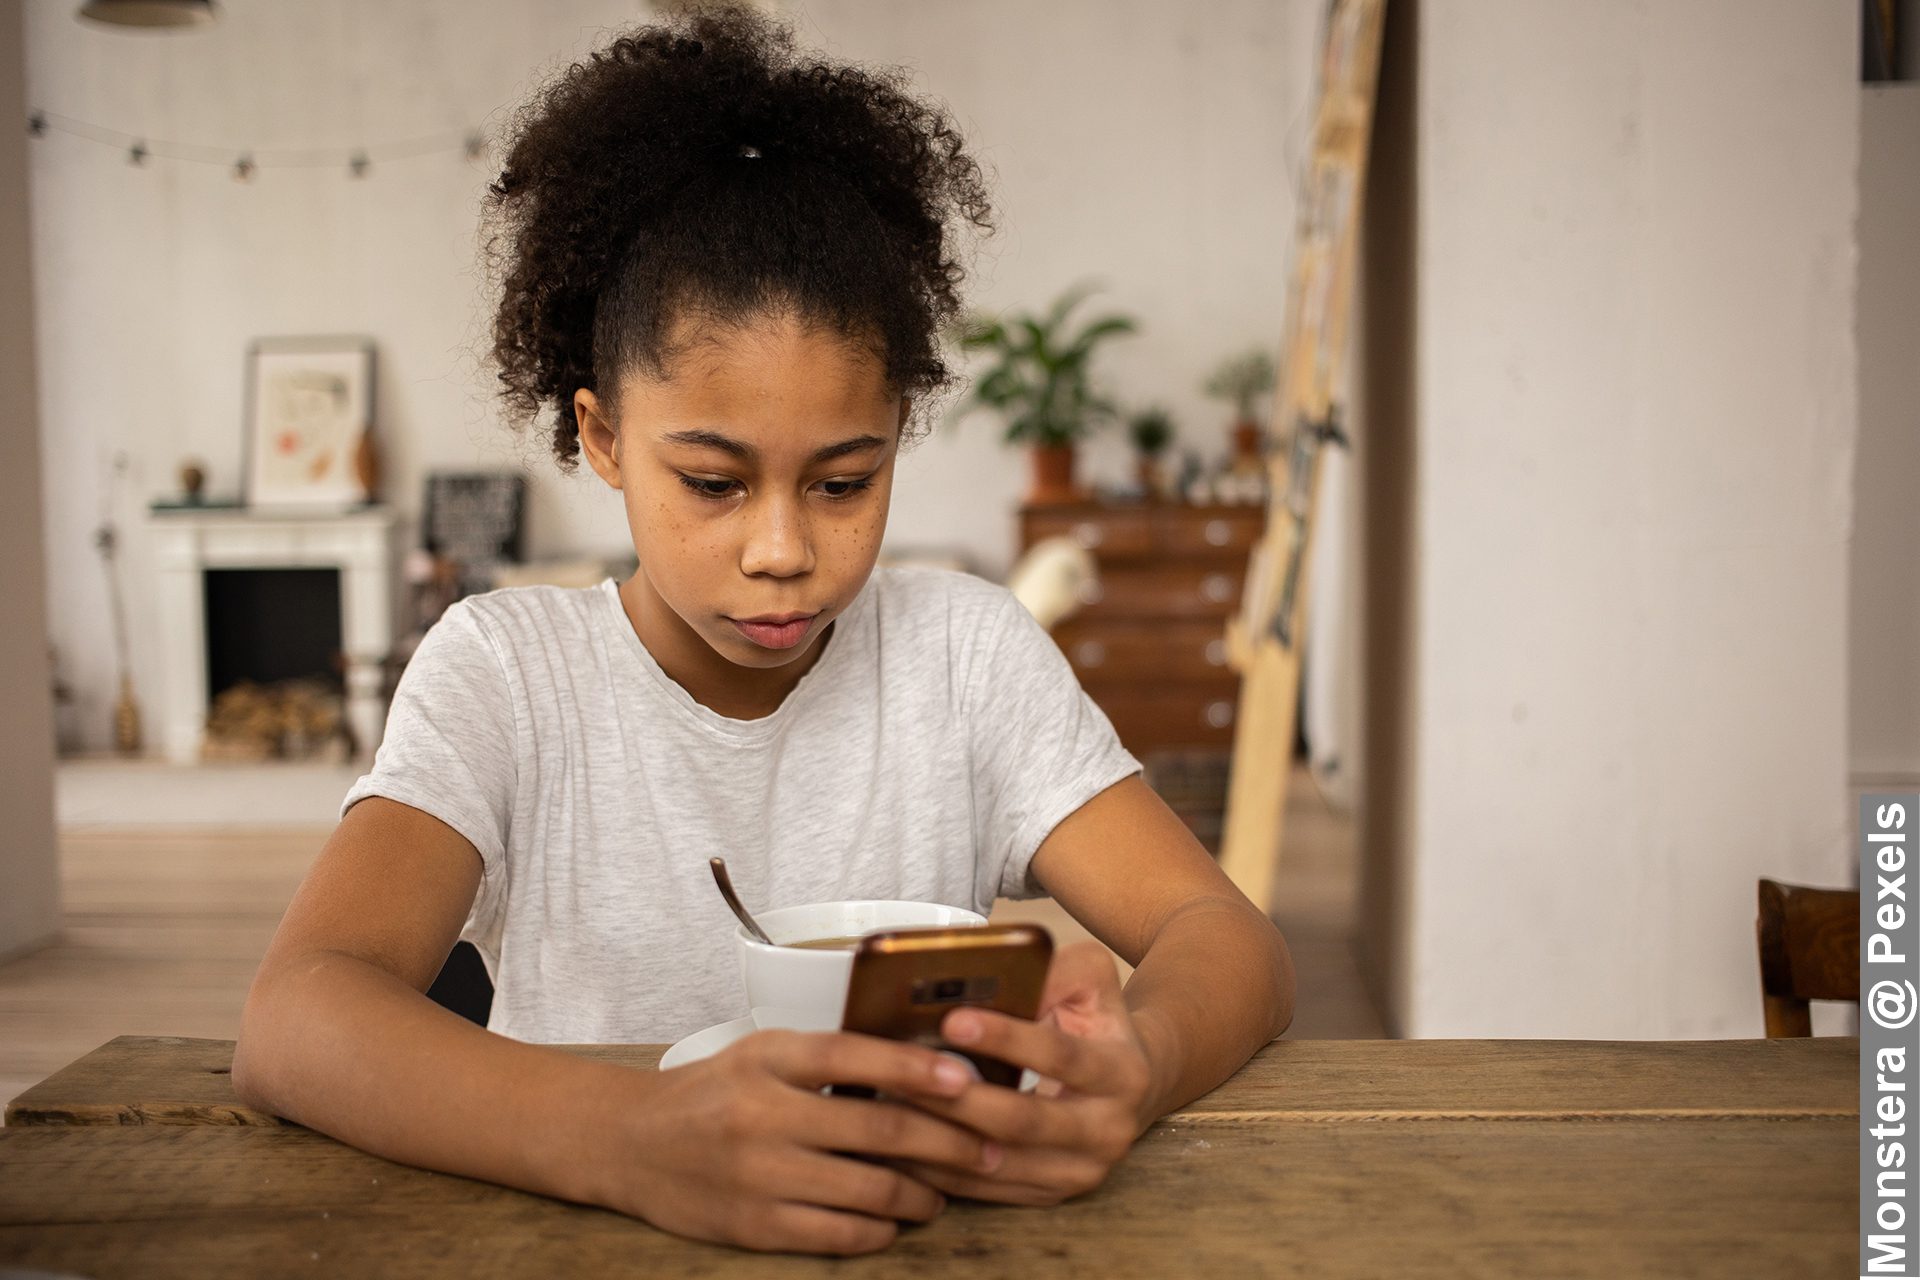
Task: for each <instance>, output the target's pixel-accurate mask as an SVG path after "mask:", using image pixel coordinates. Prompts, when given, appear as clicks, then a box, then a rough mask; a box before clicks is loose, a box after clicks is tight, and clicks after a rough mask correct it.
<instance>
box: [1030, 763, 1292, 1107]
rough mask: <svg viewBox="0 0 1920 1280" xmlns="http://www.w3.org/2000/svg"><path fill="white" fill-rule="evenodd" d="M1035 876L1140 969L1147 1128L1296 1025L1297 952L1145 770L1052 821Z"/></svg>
mask: <svg viewBox="0 0 1920 1280" xmlns="http://www.w3.org/2000/svg"><path fill="white" fill-rule="evenodd" d="M1033 876H1034V879H1035V880H1036V881H1038V882H1039V883H1040V884H1041V885H1042V886H1044V887H1045V888H1046V890H1047V891H1048V892H1049V893H1050V894H1051V895H1052V896H1053V897H1054V899H1055V900H1057V901H1058V902H1059V903H1060V905H1061V906H1062V907H1064V908H1066V910H1067V913H1068V914H1069V915H1071V916H1072V917H1073V918H1074V919H1076V920H1078V921H1079V922H1080V923H1081V924H1083V925H1085V926H1086V927H1087V929H1088V931H1089V932H1091V933H1092V934H1093V935H1094V936H1095V937H1097V938H1099V939H1100V940H1101V941H1102V942H1104V943H1106V944H1107V946H1109V947H1111V948H1112V949H1113V950H1114V951H1115V952H1117V953H1118V954H1119V956H1120V957H1121V959H1123V960H1125V961H1126V962H1127V963H1128V964H1131V965H1133V966H1135V967H1134V971H1133V976H1132V977H1131V978H1130V979H1129V980H1128V982H1127V986H1126V1007H1127V1009H1128V1010H1129V1011H1130V1012H1131V1013H1132V1016H1133V1024H1134V1027H1135V1028H1136V1029H1137V1030H1138V1032H1139V1034H1140V1038H1141V1040H1142V1041H1143V1043H1144V1045H1145V1048H1146V1052H1147V1060H1148V1064H1149V1066H1150V1067H1151V1068H1152V1077H1151V1084H1150V1090H1149V1092H1148V1094H1147V1096H1146V1098H1145V1099H1144V1100H1143V1102H1142V1105H1141V1108H1140V1110H1141V1119H1140V1124H1141V1128H1143V1129H1144V1128H1145V1127H1146V1126H1147V1125H1149V1124H1151V1123H1152V1122H1153V1121H1155V1120H1157V1119H1159V1118H1160V1117H1161V1116H1163V1115H1165V1114H1167V1113H1168V1112H1169V1111H1173V1110H1176V1109H1177V1108H1179V1107H1182V1106H1185V1105H1186V1104H1187V1103H1189V1102H1191V1101H1193V1100H1194V1099H1195V1098H1198V1097H1200V1096H1201V1095H1202V1094H1204V1093H1207V1092H1209V1091H1210V1090H1212V1089H1213V1088H1214V1087H1215V1086H1217V1085H1219V1084H1220V1083H1221V1082H1222V1081H1224V1080H1226V1078H1227V1077H1228V1076H1230V1075H1232V1074H1233V1073H1234V1072H1236V1071H1238V1070H1239V1069H1240V1068H1241V1067H1242V1066H1243V1065H1245V1063H1246V1061H1247V1059H1248V1058H1250V1057H1252V1056H1253V1053H1254V1050H1256V1049H1258V1048H1259V1047H1260V1046H1261V1045H1263V1044H1266V1043H1267V1042H1268V1041H1269V1040H1272V1039H1274V1038H1275V1037H1276V1036H1278V1035H1280V1034H1281V1033H1282V1032H1284V1031H1285V1030H1286V1029H1287V1027H1288V1026H1289V1025H1290V1024H1291V1023H1292V1022H1293V1004H1294V973H1293V956H1292V954H1291V953H1290V952H1289V951H1288V950H1287V942H1286V939H1285V938H1284V937H1282V936H1281V934H1280V930H1279V929H1278V928H1277V927H1276V926H1275V925H1274V923H1273V921H1272V920H1270V919H1268V918H1267V917H1266V916H1265V915H1263V914H1262V913H1261V912H1260V910H1259V909H1258V908H1257V907H1255V906H1254V905H1253V903H1252V902H1250V901H1248V899H1247V896H1246V895H1245V894H1243V893H1241V892H1240V890H1239V889H1238V888H1237V887H1236V886H1235V885H1234V883H1233V881H1232V880H1229V879H1228V878H1227V874H1226V872H1224V871H1222V870H1221V869H1220V867H1219V864H1218V863H1216V862H1215V861H1214V860H1213V857H1212V855H1210V854H1209V853H1208V852H1207V851H1206V849H1205V848H1203V847H1202V846H1201V844H1200V842H1199V841H1198V840H1196V839H1194V836H1193V833H1192V832H1191V831H1189V830H1188V829H1187V825H1186V824H1185V823H1184V822H1182V821H1180V819H1179V817H1178V816H1177V815H1176V814H1175V813H1174V812H1173V811H1172V810H1171V809H1169V808H1168V807H1167V805H1166V802H1165V801H1163V800H1162V799H1160V797H1159V796H1158V795H1156V794H1155V793H1154V791H1153V789H1152V788H1151V787H1149V786H1147V784H1146V782H1145V781H1143V780H1142V779H1141V778H1140V777H1139V775H1137V774H1136V775H1135V776H1133V777H1131V778H1128V779H1126V780H1125V781H1123V782H1120V783H1117V784H1116V785H1114V786H1112V787H1109V788H1108V789H1107V790H1105V791H1103V792H1101V793H1100V794H1099V795H1097V796H1095V797H1094V798H1093V799H1092V800H1090V801H1088V802H1087V803H1086V804H1085V805H1083V806H1081V808H1080V809H1079V810H1077V811H1076V812H1075V813H1073V814H1072V815H1071V816H1070V817H1068V818H1067V819H1066V821H1064V822H1062V823H1061V824H1060V825H1059V826H1058V827H1056V828H1054V831H1053V834H1052V835H1050V836H1048V837H1047V839H1046V841H1045V842H1044V843H1043V844H1041V846H1040V849H1039V851H1038V852H1037V853H1035V854H1034V857H1033Z"/></svg>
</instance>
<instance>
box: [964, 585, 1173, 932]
mask: <svg viewBox="0 0 1920 1280" xmlns="http://www.w3.org/2000/svg"><path fill="white" fill-rule="evenodd" d="M989 630H990V639H989V640H988V642H987V650H986V660H985V661H984V662H982V663H981V664H980V665H979V667H978V668H977V669H976V670H975V673H974V679H973V686H972V688H971V689H970V691H969V692H970V696H969V699H968V705H969V713H968V720H969V725H968V733H969V740H970V742H971V746H972V751H973V794H974V813H975V815H976V818H975V820H976V822H977V823H978V825H979V840H980V850H979V867H978V872H977V874H978V875H979V876H980V878H981V881H982V883H981V884H980V886H979V887H980V889H981V890H982V895H981V896H982V897H983V898H986V899H991V898H993V897H995V896H999V897H1008V898H1030V897H1033V896H1035V895H1037V894H1038V893H1039V892H1040V889H1039V887H1038V886H1037V885H1033V884H1031V883H1030V880H1029V876H1028V869H1029V866H1030V864H1031V863H1032V862H1033V855H1034V853H1035V852H1036V851H1037V850H1038V849H1039V848H1040V845H1041V844H1042V842H1044V841H1045V840H1046V838H1047V836H1048V835H1049V834H1050V833H1051V832H1052V831H1053V829H1054V828H1055V827H1057V826H1059V825H1060V823H1061V822H1062V821H1063V820H1064V819H1065V818H1066V817H1067V816H1068V815H1069V814H1071V813H1073V812H1074V810H1076V809H1078V808H1079V807H1080V806H1081V805H1083V804H1085V803H1086V802H1087V801H1089V800H1091V799H1093V797H1095V796H1096V795H1099V794H1100V793H1101V792H1102V791H1105V790H1106V789H1107V788H1108V787H1110V786H1112V785H1113V784H1114V783H1116V782H1119V781H1121V780H1122V779H1124V778H1126V777H1128V776H1129V775H1131V774H1135V773H1138V772H1139V771H1140V762H1139V761H1138V760H1136V759H1134V758H1133V756H1132V755H1131V754H1130V753H1129V752H1128V751H1127V750H1126V748H1124V747H1122V746H1121V745H1120V739H1119V736H1118V735H1117V734H1115V733H1114V731H1113V724H1112V723H1111V722H1110V721H1109V720H1108V719H1107V717H1106V713H1105V712H1103V711H1101V710H1100V708H1099V707H1098V706H1096V705H1094V701H1093V699H1092V698H1089V697H1088V696H1087V694H1086V691H1085V690H1084V689H1082V688H1081V687H1080V682H1079V680H1078V679H1076V678H1075V677H1074V674H1073V668H1072V667H1071V666H1069V665H1068V664H1067V658H1066V655H1065V654H1063V653H1061V652H1060V646H1058V645H1057V644H1055V643H1054V642H1053V638H1052V637H1051V636H1049V635H1048V634H1047V633H1046V631H1045V630H1044V629H1043V628H1042V627H1041V626H1040V624H1039V623H1038V622H1037V621H1035V620H1034V617H1033V615H1032V614H1030V613H1028V612H1027V610H1026V609H1025V608H1024V607H1023V606H1022V605H1021V604H1020V602H1019V601H1018V600H1016V599H1015V598H1014V597H1013V596H1011V595H1009V596H1007V597H1006V599H1005V601H1004V603H1003V606H1002V608H1001V610H1000V612H999V615H998V617H997V619H996V621H995V622H994V623H993V624H991V626H990V629H989Z"/></svg>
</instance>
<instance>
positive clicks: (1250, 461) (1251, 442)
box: [1205, 347, 1274, 471]
mask: <svg viewBox="0 0 1920 1280" xmlns="http://www.w3.org/2000/svg"><path fill="white" fill-rule="evenodd" d="M1273 382H1274V367H1273V358H1272V357H1271V356H1269V355H1268V354H1267V353H1266V352H1265V351H1263V350H1261V349H1259V348H1257V347H1256V348H1254V349H1253V350H1251V351H1248V352H1245V353H1243V354H1241V355H1237V356H1234V357H1232V358H1231V359H1229V360H1226V361H1223V362H1222V363H1221V364H1220V366H1219V367H1218V368H1216V369H1215V370H1214V371H1213V376H1212V377H1210V378H1208V379H1207V381H1206V386H1205V390H1206V393H1207V394H1208V395H1210V396H1214V397H1216V398H1218V399H1222V400H1231V401H1233V404H1234V423H1233V461H1234V470H1235V471H1243V470H1253V471H1257V470H1259V467H1260V423H1259V421H1258V420H1257V419H1256V418H1255V417H1254V416H1253V400H1254V397H1255V396H1258V395H1261V394H1263V393H1265V392H1268V391H1271V390H1273Z"/></svg>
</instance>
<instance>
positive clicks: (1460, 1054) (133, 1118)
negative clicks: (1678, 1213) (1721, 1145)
mask: <svg viewBox="0 0 1920 1280" xmlns="http://www.w3.org/2000/svg"><path fill="white" fill-rule="evenodd" d="M569 1051H570V1052H574V1053H580V1054H585V1055H588V1056H592V1057H596V1058H601V1059H604V1060H607V1061H613V1062H620V1063H624V1064H626V1065H628V1066H632V1067H635V1068H638V1069H641V1070H651V1069H652V1068H653V1067H654V1066H655V1064H656V1063H657V1062H658V1061H659V1057H660V1053H661V1049H660V1047H659V1046H657V1045H601V1046H572V1047H570V1049H569ZM1859 1056H1860V1042H1859V1040H1858V1039H1857V1038H1855V1037H1850V1036H1846V1037H1843V1036H1820V1037H1813V1038H1807V1039H1794V1040H1692V1041H1685V1040H1682V1041H1662V1040H1625V1041H1609V1040H1277V1041H1275V1042H1274V1043H1272V1044H1270V1045H1268V1046H1266V1047H1265V1048H1264V1049H1262V1050H1260V1052H1259V1053H1258V1054H1256V1055H1255V1056H1254V1058H1253V1060H1252V1061H1251V1062H1249V1063H1248V1064H1247V1065H1246V1066H1245V1067H1244V1068H1242V1069H1241V1070H1240V1072H1239V1073H1238V1074H1236V1075H1235V1076H1234V1077H1233V1078H1232V1079H1231V1080H1229V1081H1227V1082H1226V1083H1225V1084H1223V1085H1221V1086H1220V1087H1219V1088H1218V1089H1215V1090H1214V1091H1213V1092H1212V1093H1210V1094H1208V1095H1207V1096H1206V1097H1204V1098H1202V1099H1200V1100H1199V1101H1197V1102H1195V1103H1193V1104H1192V1105H1191V1106H1189V1107H1187V1108H1185V1109H1184V1110H1183V1111H1181V1112H1178V1113H1176V1114H1175V1116H1173V1117H1170V1119H1173V1120H1178V1119H1181V1118H1192V1119H1199V1118H1201V1117H1208V1118H1211V1119H1215V1120H1234V1119H1247V1120H1257V1119H1263V1118H1267V1117H1274V1118H1278V1119H1281V1120H1293V1121H1312V1120H1329V1121H1340V1120H1376V1119H1379V1120H1388V1119H1401V1120H1419V1119H1430V1118H1448V1117H1452V1118H1466V1117H1474V1116H1483V1117H1489V1118H1502V1119H1522V1118H1582V1117H1592V1116H1632V1115H1644V1116H1682V1117H1684V1116H1721V1117H1741V1116H1753V1117H1768V1116H1806V1115H1826V1116H1855V1115H1858V1114H1859V1108H1858V1096H1859ZM232 1061H233V1044H232V1042H231V1041H227V1040H189V1039H181V1038H178V1037H159V1038H156V1037H137V1036H121V1037H120V1038H118V1039H116V1040H113V1041H111V1042H109V1043H108V1044H106V1045H104V1046H102V1047H101V1048H99V1049H97V1050H95V1051H94V1052H93V1053H90V1054H88V1055H87V1056H86V1057H84V1058H82V1059H80V1060H79V1061H78V1062H76V1063H74V1064H73V1065H71V1066H69V1067H67V1068H65V1069H64V1070H62V1071H59V1072H57V1073H55V1074H54V1075H53V1076H51V1077H49V1078H48V1079H46V1080H44V1081H42V1082H41V1083H40V1084H38V1085H35V1086H34V1087H33V1088H31V1089H29V1090H27V1091H26V1092H25V1093H23V1094H21V1095H20V1096H19V1097H17V1098H15V1099H14V1100H13V1101H12V1102H11V1103H9V1104H8V1107H7V1124H8V1125H9V1126H13V1125H39V1124H63V1125H75V1124H83V1125H84V1124H108V1125H130V1124H224V1125H273V1124H277V1123H279V1122H278V1121H277V1120H275V1119H274V1118H273V1117H272V1116H270V1115H266V1114H264V1113H262V1112H258V1111H254V1110H253V1109H252V1108H249V1107H246V1106H243V1105H242V1104H241V1103H240V1100H239V1099H238V1098H236V1097H235V1096H234V1093H233V1085H232V1081H231V1078H230V1077H229V1076H228V1074H227V1072H228V1070H229V1069H230V1067H231V1065H232Z"/></svg>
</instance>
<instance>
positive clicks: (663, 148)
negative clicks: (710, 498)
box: [483, 6, 993, 470]
mask: <svg viewBox="0 0 1920 1280" xmlns="http://www.w3.org/2000/svg"><path fill="white" fill-rule="evenodd" d="M956 214H957V215H958V216H959V218H962V219H964V220H965V221H966V222H968V223H971V224H972V225H973V226H974V227H976V228H978V229H980V230H981V231H991V230H992V227H993V221H992V210H991V208H990V206H989V205H988V202H987V194H986V187H985V183H984V182H983V180H982V177H981V173H980V169H979V166H978V165H977V164H975V162H974V161H973V159H972V158H971V157H970V156H968V155H967V154H966V152H965V151H964V150H963V144H962V140H961V138H960V135H959V133H958V132H957V131H956V129H955V128H954V126H953V123H952V122H951V120H949V118H948V117H947V115H946V113H945V112H944V111H943V110H942V109H941V108H940V107H939V106H937V105H934V104H932V103H930V102H927V101H922V100H919V99H917V98H915V97H913V96H912V95H911V94H910V93H909V92H908V90H907V73H906V72H905V71H904V70H903V69H898V68H889V69H878V70H877V69H872V68H863V67H857V66H851V65H836V64H833V63H828V62H825V61H819V60H815V59H811V58H799V57H796V56H795V54H794V51H793V35H792V31H791V29H790V28H789V27H788V26H787V25H785V24H783V23H778V22H775V21H774V20H772V19H769V18H767V17H764V16H762V15H761V14H758V13H756V12H754V11H752V10H750V9H744V8H739V7H734V6H715V7H705V6H702V7H698V8H694V9H692V10H691V11H690V12H686V13H683V14H681V15H680V16H678V17H675V18H672V19H669V20H668V21H666V22H664V23H661V24H657V25H653V26H647V27H641V28H638V29H636V30H633V31H630V32H627V33H625V34H623V35H621V36H620V37H619V38H618V39H616V40H615V41H614V42H613V43H612V44H610V45H609V46H607V47H606V48H604V49H601V50H599V51H598V52H596V53H594V54H592V55H591V56H589V57H587V58H586V59H584V60H582V61H580V62H577V63H575V64H574V65H572V66H571V67H569V68H567V70H566V71H564V72H563V73H561V74H560V75H559V76H558V77H557V78H556V79H555V80H553V81H552V82H551V83H550V84H549V85H547V86H546V87H545V88H544V89H543V90H542V91H541V92H540V93H539V94H537V95H536V96H535V97H534V99H533V100H532V101H530V102H529V103H528V104H527V105H526V106H525V107H523V108H522V109H521V111H520V113H519V115H518V117H517V119H516V122H515V127H514V130H513V138H512V141H511V143H510V145H509V149H508V152H507V158H506V162H505V164H504V166H503V168H502V170H501V173H500V176H499V178H498V179H497V180H495V181H494V183H493V184H492V185H491V187H490V188H489V189H488V194H487V197H486V202H485V221H484V224H483V226H484V246H485V248H484V253H485V257H486V261H487V264H488V266H489V268H490V270H491V272H492V274H493V277H494V279H495V281H497V283H498V287H499V290H500V296H499V304H498V308H497V310H496V311H495V313H494V318H493V351H492V354H493V360H494V363H495V365H496V366H497V371H498V376H499V379H500V382H501V385H502V392H501V395H502V398H503V399H504V400H505V401H506V402H507V404H508V405H509V407H510V408H511V409H512V410H513V413H514V417H515V419H516V421H517V422H518V423H519V424H520V425H522V426H528V425H532V423H533V422H535V421H536V420H537V419H538V417H539V415H540V412H541V410H542V409H543V408H545V407H549V406H550V407H552V408H553V409H554V410H555V413H556V417H555V420H554V423H553V428H552V433H553V452H554V456H555V457H556V458H557V459H558V460H559V463H560V466H561V468H562V469H563V470H572V469H573V468H574V466H575V465H577V463H578V459H579V453H580V429H579V423H578V422H577V421H576V420H575V417H574V411H573V393H574V391H575V390H576V389H577V388H580V387H586V388H588V389H590V390H593V391H594V392H595V393H596V394H598V395H600V396H601V397H602V399H607V400H611V399H612V398H613V396H614V394H615V392H616V391H617V388H618V385H619V378H620V376H621V375H623V374H626V373H627V372H629V371H632V370H636V369H637V370H640V371H642V372H643V373H645V374H647V375H648V376H651V377H656V378H665V377H669V376H671V371H672V368H673V366H674V364H675V362H676V360H677V359H678V358H679V356H680V355H681V354H683V353H684V352H685V350H686V349H687V348H688V347H689V346H691V345H693V344H694V341H695V339H693V338H686V337H681V338H679V340H678V341H676V335H678V334H682V333H684V332H687V331H688V330H694V329H697V328H698V326H687V328H686V329H677V328H676V325H677V324H679V323H680V322H681V321H683V320H692V321H697V322H699V323H700V325H702V326H712V327H716V328H719V329H723V330H724V329H726V328H730V327H735V326H738V325H740V324H742V323H745V322H748V321H750V320H752V319H755V318H757V317H761V316H766V315H792V316H795V317H797V318H799V319H800V320H801V321H802V322H803V323H806V324H808V325H816V326H824V327H826V328H827V329H828V331H830V332H833V333H836V334H838V335H840V336H842V337H844V338H845V339H846V340H847V341H848V342H849V343H850V344H852V345H854V346H855V347H856V348H858V349H861V350H864V351H867V352H870V353H871V354H872V355H873V356H874V357H875V358H876V359H877V360H878V361H879V362H880V363H881V365H882V367H883V368H884V370H885V377H886V381H887V384H888V386H889V388H890V389H891V390H892V391H894V392H895V393H896V394H900V395H909V396H912V397H913V398H914V400H915V412H914V413H913V415H912V417H913V418H914V419H916V420H921V422H922V423H923V422H924V418H925V415H924V414H923V413H922V412H920V410H921V409H922V408H923V407H924V404H925V403H926V402H927V400H928V398H929V397H930V396H931V395H932V394H933V393H935V392H938V391H940V390H944V389H946V388H947V387H948V386H949V385H950V383H951V382H952V381H953V375H952V374H951V372H950V371H949V370H948V368H947V365H946V363H945V361H944V360H942V358H941V354H940V347H939V342H938V335H939V333H940V331H941V330H942V329H943V328H945V327H946V325H947V324H948V323H950V322H951V321H952V320H953V318H954V316H955V314H956V312H957V311H958V309H959V307H960V305H961V303H960V295H959V287H960V284H961V281H962V279H963V278H964V276H965V272H964V270H963V269H962V267H961V266H960V265H959V263H958V262H957V261H956V257H957V255H955V254H954V253H953V252H952V251H951V245H950V237H949V235H948V224H949V223H950V222H953V221H954V220H955V215H956ZM955 229H956V230H958V229H960V228H959V227H958V226H957V224H956V228H955ZM923 429H924V426H923V425H916V424H914V423H910V424H909V427H908V429H907V434H909V435H913V434H918V432H919V431H920V430H923Z"/></svg>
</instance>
